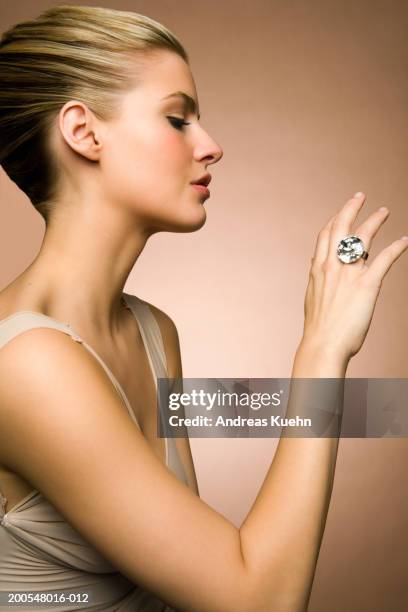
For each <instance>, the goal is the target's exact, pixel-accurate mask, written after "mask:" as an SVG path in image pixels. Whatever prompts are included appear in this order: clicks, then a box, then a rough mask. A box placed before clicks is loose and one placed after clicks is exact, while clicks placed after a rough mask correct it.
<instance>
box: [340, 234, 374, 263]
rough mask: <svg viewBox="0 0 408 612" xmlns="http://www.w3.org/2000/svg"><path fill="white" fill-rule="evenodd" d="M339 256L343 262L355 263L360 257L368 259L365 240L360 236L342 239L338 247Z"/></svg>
mask: <svg viewBox="0 0 408 612" xmlns="http://www.w3.org/2000/svg"><path fill="white" fill-rule="evenodd" d="M337 257H338V258H339V259H340V261H342V262H343V263H346V264H349V263H354V262H355V261H357V260H358V259H367V257H368V253H367V251H365V250H364V244H363V241H362V240H361V239H360V238H358V236H346V237H345V238H343V239H342V240H340V242H339V244H338V247H337Z"/></svg>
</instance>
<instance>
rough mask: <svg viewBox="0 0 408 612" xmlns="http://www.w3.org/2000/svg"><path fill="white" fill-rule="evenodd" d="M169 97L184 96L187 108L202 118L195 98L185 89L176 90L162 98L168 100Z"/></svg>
mask: <svg viewBox="0 0 408 612" xmlns="http://www.w3.org/2000/svg"><path fill="white" fill-rule="evenodd" d="M167 98H182V99H183V100H184V102H185V104H186V107H187V110H188V111H190V112H191V113H195V114H196V115H197V118H198V119H200V117H201V115H200V111H199V110H198V105H197V102H196V101H195V100H194V98H192V97H191V96H189V95H188V94H186V92H185V91H174V92H173V93H171V94H169V95H168V96H164V98H162V100H167Z"/></svg>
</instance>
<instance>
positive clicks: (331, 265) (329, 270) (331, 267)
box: [322, 259, 337, 274]
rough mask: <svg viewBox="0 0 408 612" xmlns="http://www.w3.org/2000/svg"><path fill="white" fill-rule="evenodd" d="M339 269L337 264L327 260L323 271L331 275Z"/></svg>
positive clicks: (323, 265)
mask: <svg viewBox="0 0 408 612" xmlns="http://www.w3.org/2000/svg"><path fill="white" fill-rule="evenodd" d="M336 268H337V262H336V261H333V260H332V259H326V260H325V261H324V262H323V264H322V270H323V272H324V273H325V274H331V273H332V272H333V271H334V270H335V269H336Z"/></svg>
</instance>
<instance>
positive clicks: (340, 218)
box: [328, 191, 365, 260]
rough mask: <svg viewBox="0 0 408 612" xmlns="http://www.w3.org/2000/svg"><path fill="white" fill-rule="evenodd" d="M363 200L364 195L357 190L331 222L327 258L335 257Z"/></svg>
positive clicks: (348, 234)
mask: <svg viewBox="0 0 408 612" xmlns="http://www.w3.org/2000/svg"><path fill="white" fill-rule="evenodd" d="M364 202H365V195H364V193H361V191H359V192H358V193H356V194H354V196H353V197H352V198H351V199H350V200H348V201H347V202H346V204H345V205H344V206H343V208H342V209H341V210H340V212H339V214H338V215H337V217H336V219H335V220H334V222H333V226H332V231H331V235H330V243H329V252H328V258H330V259H333V260H334V259H337V247H338V244H339V242H340V240H342V238H344V237H345V236H350V234H351V233H352V232H351V227H352V225H353V223H354V221H355V220H356V217H357V215H358V213H359V212H360V210H361V208H362V206H363V204H364Z"/></svg>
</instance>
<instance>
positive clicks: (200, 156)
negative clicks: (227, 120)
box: [100, 51, 223, 232]
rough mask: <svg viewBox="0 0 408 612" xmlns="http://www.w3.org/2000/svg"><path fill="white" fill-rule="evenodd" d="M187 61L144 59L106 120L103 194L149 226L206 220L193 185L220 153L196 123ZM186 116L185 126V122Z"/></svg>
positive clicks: (189, 226)
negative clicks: (137, 77)
mask: <svg viewBox="0 0 408 612" xmlns="http://www.w3.org/2000/svg"><path fill="white" fill-rule="evenodd" d="M175 92H184V93H185V94H187V96H190V98H192V99H193V101H194V102H195V103H196V104H197V103H198V99H197V92H196V88H195V84H194V80H193V77H192V74H191V71H190V68H189V67H188V65H187V64H186V62H184V60H183V59H182V58H181V57H179V56H178V55H177V54H176V53H172V52H169V51H160V52H158V53H156V54H155V55H154V57H152V58H150V57H149V59H147V60H146V63H145V65H144V68H143V72H142V83H141V85H138V86H137V87H136V88H135V89H133V90H131V91H130V92H128V93H126V94H124V95H123V99H122V103H121V113H120V115H119V117H118V118H116V119H115V120H113V121H111V122H109V123H107V124H106V125H105V128H106V131H105V133H104V146H103V148H102V151H101V158H100V164H101V171H102V180H103V182H104V194H105V195H108V197H109V198H110V199H111V200H112V201H113V202H118V204H121V205H123V206H126V207H127V208H128V209H131V210H134V211H135V213H137V219H138V221H139V220H140V221H141V222H142V225H143V226H145V227H148V228H154V229H155V231H157V230H162V231H181V232H183V231H186V232H188V231H194V230H196V229H199V228H200V227H201V226H202V225H203V224H204V223H205V219H206V213H205V209H204V206H203V204H204V201H205V199H206V196H205V195H203V193H202V192H200V191H199V190H198V189H196V188H195V187H193V186H192V185H191V181H197V180H198V179H199V178H201V177H202V176H203V175H204V174H206V173H208V172H209V171H210V168H209V169H208V170H207V166H209V164H213V163H215V162H217V161H218V160H219V159H220V158H221V157H222V154H223V152H222V149H221V148H220V147H219V146H218V144H217V143H216V142H215V141H214V140H213V139H212V138H211V137H210V136H209V134H207V132H206V131H205V130H204V129H203V128H202V127H201V125H200V124H199V121H198V112H199V109H198V108H197V109H194V108H193V105H192V104H191V102H190V104H189V102H188V101H186V99H185V98H184V97H183V96H181V95H171V94H175ZM184 122H186V123H188V125H184Z"/></svg>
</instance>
